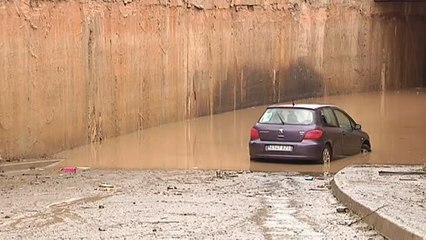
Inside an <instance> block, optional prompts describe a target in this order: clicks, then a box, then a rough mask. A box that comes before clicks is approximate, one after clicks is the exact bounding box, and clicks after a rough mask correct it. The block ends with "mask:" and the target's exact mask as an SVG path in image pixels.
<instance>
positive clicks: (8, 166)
mask: <svg viewBox="0 0 426 240" xmlns="http://www.w3.org/2000/svg"><path fill="white" fill-rule="evenodd" d="M60 161H62V159H43V160H34V159H33V160H23V161H20V162H0V172H10V171H21V170H28V169H35V168H43V167H47V166H50V165H53V164H55V163H58V162H60Z"/></svg>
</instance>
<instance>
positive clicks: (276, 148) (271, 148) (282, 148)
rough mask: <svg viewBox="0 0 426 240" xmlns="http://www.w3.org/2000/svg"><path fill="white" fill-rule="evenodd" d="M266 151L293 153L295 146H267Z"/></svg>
mask: <svg viewBox="0 0 426 240" xmlns="http://www.w3.org/2000/svg"><path fill="white" fill-rule="evenodd" d="M266 151H283V152H291V151H293V146H287V145H266Z"/></svg>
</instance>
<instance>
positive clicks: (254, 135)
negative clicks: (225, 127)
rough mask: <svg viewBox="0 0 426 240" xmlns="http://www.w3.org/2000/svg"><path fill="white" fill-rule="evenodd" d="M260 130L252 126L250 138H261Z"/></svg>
mask: <svg viewBox="0 0 426 240" xmlns="http://www.w3.org/2000/svg"><path fill="white" fill-rule="evenodd" d="M259 138H260V136H259V130H257V129H256V128H251V131H250V140H256V139H259Z"/></svg>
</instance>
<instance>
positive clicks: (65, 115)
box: [0, 0, 426, 158]
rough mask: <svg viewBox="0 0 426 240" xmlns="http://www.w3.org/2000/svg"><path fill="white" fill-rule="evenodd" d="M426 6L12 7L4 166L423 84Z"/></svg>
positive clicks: (1, 114) (4, 78) (2, 101)
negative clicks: (108, 141)
mask: <svg viewBox="0 0 426 240" xmlns="http://www.w3.org/2000/svg"><path fill="white" fill-rule="evenodd" d="M425 16H426V6H425V4H423V3H404V4H403V3H386V4H381V3H380V4H379V3H374V2H373V1H370V0H369V1H366V0H365V1H364V0H363V1H356V2H352V1H331V2H329V1H315V3H314V2H313V1H296V0H294V1H263V0H251V1H250V0H234V1H226V0H211V1H207V0H206V1H203V0H191V1H179V0H171V1H162V0H160V1H155V0H151V1H131V0H123V1H83V2H81V1H58V2H51V1H0V53H1V55H0V146H1V147H0V156H1V157H2V158H19V157H39V156H43V155H45V154H51V153H54V152H57V151H60V150H63V149H68V148H72V147H75V146H78V145H82V144H84V143H88V142H91V141H92V142H93V141H101V140H103V139H105V138H108V137H112V136H117V135H120V134H124V133H128V132H132V131H134V130H137V129H142V128H147V127H151V126H155V125H160V124H164V123H168V122H174V121H179V120H183V119H187V118H192V117H196V116H201V115H207V114H213V113H218V112H223V111H228V110H232V109H239V108H244V107H248V106H253V105H259V104H266V103H271V102H278V101H284V100H288V99H292V98H302V97H309V96H316V95H327V94H337V93H344V92H352V91H365V90H379V89H386V88H404V87H411V86H419V85H422V84H423V85H424V84H425V72H424V71H425V70H424V69H425V65H426V59H425V56H426V46H425V45H424V42H426V32H425V31H424V29H425V26H426V19H425V18H426V17H425Z"/></svg>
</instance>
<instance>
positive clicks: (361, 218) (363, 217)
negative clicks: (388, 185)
mask: <svg viewBox="0 0 426 240" xmlns="http://www.w3.org/2000/svg"><path fill="white" fill-rule="evenodd" d="M386 206H387V205H382V206H381V207H378V208H376V210H374V211H372V212H370V213H368V214H366V215H364V216H362V217H360V218H359V219H358V220H356V221H353V222H351V223H349V224H348V227H350V226H352V225H353V224H355V223H358V222H360V221H362V220H364V219H365V218H366V217H368V216H370V215H371V214H373V213H375V212H377V211H379V210H380V209H382V208H384V207H386Z"/></svg>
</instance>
